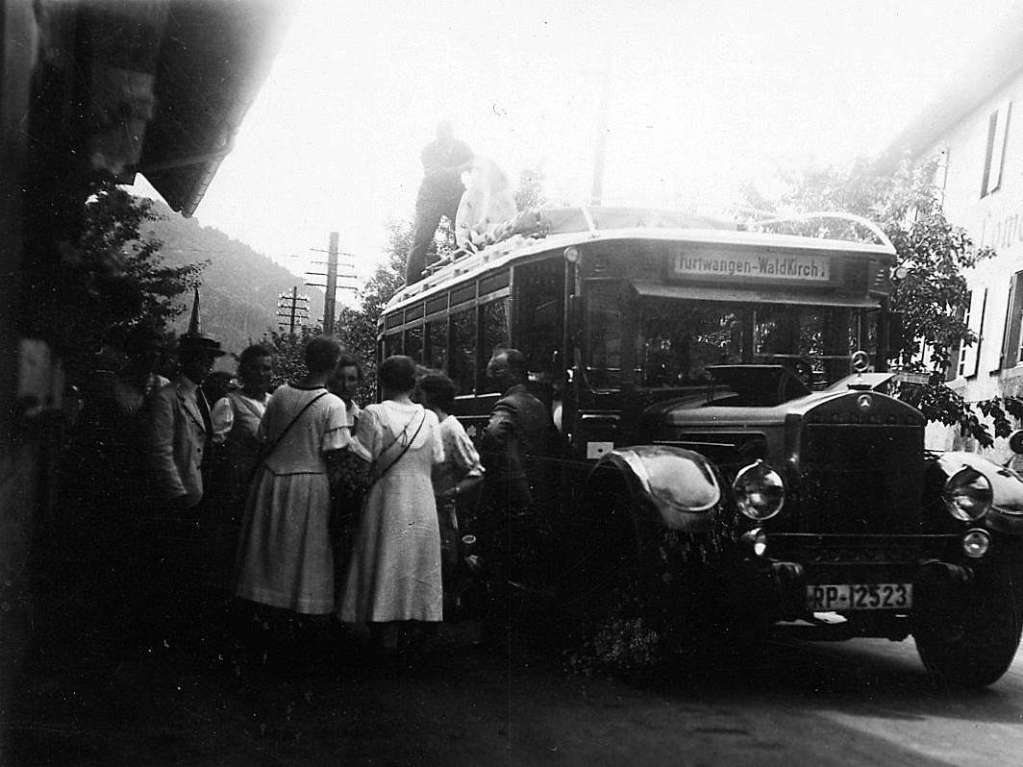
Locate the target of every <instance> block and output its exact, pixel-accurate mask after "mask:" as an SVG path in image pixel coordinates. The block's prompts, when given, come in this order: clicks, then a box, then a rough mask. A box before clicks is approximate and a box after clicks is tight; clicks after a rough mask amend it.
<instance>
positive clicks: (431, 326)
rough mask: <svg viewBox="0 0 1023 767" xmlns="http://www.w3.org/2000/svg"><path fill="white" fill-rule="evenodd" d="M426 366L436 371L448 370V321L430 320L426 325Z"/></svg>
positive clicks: (444, 318)
mask: <svg viewBox="0 0 1023 767" xmlns="http://www.w3.org/2000/svg"><path fill="white" fill-rule="evenodd" d="M425 356H426V365H427V366H428V367H431V368H433V369H434V370H443V371H444V372H447V370H448V319H447V317H442V318H441V319H436V320H430V322H428V323H427V325H426V355H425Z"/></svg>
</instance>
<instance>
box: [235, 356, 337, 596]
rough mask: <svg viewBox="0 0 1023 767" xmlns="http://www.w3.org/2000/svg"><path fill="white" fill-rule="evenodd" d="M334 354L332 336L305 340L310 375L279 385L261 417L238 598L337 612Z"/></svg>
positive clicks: (240, 556)
mask: <svg viewBox="0 0 1023 767" xmlns="http://www.w3.org/2000/svg"><path fill="white" fill-rule="evenodd" d="M340 354H341V347H340V346H339V345H338V343H337V341H335V340H333V339H331V338H326V337H324V336H319V337H316V338H314V339H312V340H311V341H309V343H308V345H307V346H306V350H305V361H306V367H307V368H308V370H309V374H308V375H307V376H306V377H305V378H304V379H303V380H302V381H300V382H298V383H297V384H285V385H283V386H281V387H279V388H278V389H277V390H276V391H275V392H274V393H273V396H272V397H271V398H270V402H269V404H268V405H267V407H266V413H265V415H264V416H263V419H262V421H260V424H259V434H260V438H261V439H262V441H263V443H264V448H263V460H262V462H261V464H260V467H259V469H258V473H257V475H256V478H255V481H254V484H253V487H252V490H251V491H250V492H249V497H248V501H247V503H246V506H245V516H244V520H243V522H242V530H241V536H240V538H239V545H238V585H237V589H236V593H237V595H238V596H239V597H242V598H243V599H248V600H250V601H253V602H258V603H260V604H264V605H269V606H271V607H277V608H284V609H286V610H291V611H293V612H296V613H301V614H306V615H323V614H328V613H330V612H332V611H333V610H334V609H335V605H336V603H335V595H334V554H333V550H332V548H331V541H330V535H329V521H330V482H329V479H328V463H329V462H330V461H331V460H332V459H333V457H335V456H336V455H337V453H338V451H340V450H343V449H344V448H346V447H348V445H349V442H350V435H349V432H348V428H347V418H346V415H345V405H344V402H342V401H341V399H340V398H338V397H337V396H335V395H333V394H331V393H330V392H328V391H327V389H326V383H327V379H328V378H329V376H330V374H331V373H333V371H334V368H335V366H336V365H337V361H338V358H339V357H340Z"/></svg>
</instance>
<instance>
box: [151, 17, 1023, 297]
mask: <svg viewBox="0 0 1023 767" xmlns="http://www.w3.org/2000/svg"><path fill="white" fill-rule="evenodd" d="M225 1H226V0H225ZM1020 9H1021V2H1020V0H903V1H902V2H896V1H894V0H862V1H859V2H857V1H850V0H845V1H843V0H824V1H822V0H812V1H811V0H773V1H772V2H757V1H755V0H745V2H734V1H732V0H712V1H711V2H694V1H686V0H631V2H625V1H624V0H586V1H585V2H580V1H579V0H559V1H558V2H550V0H544V2H539V0H518V2H516V3H509V2H506V1H504V0H500V1H498V2H495V1H493V0H474V1H473V2H471V3H469V2H464V0H463V2H430V3H417V2H414V0H401V1H399V2H393V1H392V0H375V2H373V3H339V2H336V0H324V1H322V2H321V1H320V0H308V2H304V3H302V4H300V5H299V6H298V8H297V11H296V13H295V15H294V16H293V18H292V20H291V24H290V27H289V29H288V31H287V33H286V35H285V38H284V41H283V44H282V47H281V50H280V51H279V53H278V55H277V57H276V58H275V60H274V62H273V64H272V66H271V69H270V72H269V75H268V77H267V80H266V82H265V84H264V85H263V87H262V89H261V91H260V92H259V95H258V96H257V98H256V100H255V101H254V103H253V104H252V106H251V108H250V110H249V112H248V114H247V116H246V118H245V121H244V122H243V124H242V127H241V129H240V130H239V132H238V134H237V136H236V140H235V146H234V149H233V151H232V152H231V154H230V155H228V157H227V158H226V159H225V160H224V162H223V164H222V165H221V167H220V170H219V172H218V173H217V176H216V177H215V178H214V180H213V183H212V184H211V185H210V187H209V190H208V191H207V193H206V196H205V198H204V200H203V202H202V203H201V204H200V206H199V208H198V210H197V212H196V218H197V219H198V220H199V222H200V223H202V224H204V225H211V226H215V227H217V228H218V229H221V230H223V231H225V232H227V233H228V234H229V235H231V236H232V237H235V238H236V239H239V240H241V241H243V242H245V243H247V244H248V245H250V246H252V247H253V248H254V249H255V250H257V251H259V252H261V253H264V254H266V255H268V256H270V257H271V258H273V259H275V260H276V261H278V262H280V263H281V264H283V265H285V266H287V267H288V268H289V269H291V270H292V271H294V272H296V273H299V274H300V273H302V272H303V271H306V270H314V271H315V270H316V267H315V266H314V265H313V264H312V261H313V260H315V259H322V258H323V257H324V256H323V254H322V253H319V252H318V250H319V249H325V248H326V247H327V242H328V236H329V232H331V231H338V232H339V233H340V242H341V249H342V251H344V252H346V253H349V254H351V256H352V263H353V266H354V268H355V270H356V272H357V273H359V274H360V275H361V276H363V277H365V276H368V275H369V274H370V273H371V272H372V270H373V268H374V267H375V265H376V264H377V263H379V261H380V260H381V258H382V255H383V248H384V246H385V242H386V234H387V228H386V227H387V223H388V222H389V221H397V220H403V219H409V218H411V216H412V214H413V211H414V202H415V194H416V190H417V188H418V185H419V181H420V179H421V176H422V168H421V165H420V161H419V154H420V151H421V149H422V147H423V146H424V145H425V144H426V143H427V142H428V141H430V140H431V139H432V138H433V134H434V130H435V127H436V124H437V122H438V121H439V120H442V119H448V120H451V121H452V123H453V124H454V126H455V131H456V133H457V135H458V136H459V137H460V138H462V139H463V140H465V141H466V142H467V143H468V144H469V145H470V146H471V147H472V148H473V150H474V151H475V152H476V153H477V154H478V155H482V156H485V157H488V158H490V159H492V160H494V161H495V162H496V163H497V164H498V165H499V166H500V167H502V168H503V169H504V170H505V171H507V172H508V173H509V174H510V176H511V177H512V178H513V179H517V178H518V175H519V172H520V171H521V170H523V169H525V168H537V169H539V170H541V171H542V172H543V174H544V176H545V184H544V186H545V192H546V194H547V197H548V198H549V199H550V200H551V201H552V202H556V203H571V204H575V203H583V202H585V201H587V200H588V199H589V196H590V191H591V186H592V181H593V166H594V155H595V147H596V145H597V136H598V134H599V133H600V132H601V131H604V135H605V151H606V155H605V156H606V160H605V171H604V178H603V189H604V196H603V199H604V203H605V204H630V205H649V206H657V207H684V208H687V209H691V210H696V211H698V212H701V213H713V212H714V211H715V210H721V209H725V208H726V207H727V206H728V205H729V204H730V203H733V202H735V201H736V195H735V192H736V189H737V188H738V187H739V186H740V185H741V184H743V183H746V182H753V183H754V184H756V185H757V186H758V187H759V188H761V189H762V190H763V191H766V192H770V191H771V187H772V184H774V183H776V181H775V179H776V178H777V174H778V172H779V170H794V169H798V168H801V167H804V166H806V165H808V164H816V165H839V166H841V165H845V164H848V163H849V162H851V161H852V160H853V159H854V158H855V157H857V156H863V155H870V154H874V153H877V152H879V151H881V150H882V149H884V148H885V146H886V145H887V143H888V142H890V141H891V140H892V139H893V138H894V137H895V135H896V133H897V132H898V131H899V130H900V129H901V128H902V127H903V126H904V125H905V124H906V123H907V122H908V121H909V120H911V119H912V118H913V117H914V116H916V115H917V114H918V113H919V112H920V111H921V110H922V109H923V107H924V106H925V105H926V104H927V103H929V102H930V101H931V100H933V99H934V98H936V97H937V95H938V94H939V93H940V92H941V88H942V86H943V85H945V84H946V83H947V82H948V81H949V79H950V78H951V77H953V76H954V74H955V73H956V72H957V71H959V70H961V69H962V68H963V67H964V66H965V65H966V64H967V63H968V61H969V59H970V57H971V56H974V55H976V52H977V51H978V50H979V49H980V48H981V47H982V46H983V43H984V41H985V40H986V39H987V37H988V36H989V35H990V34H991V33H992V32H993V31H994V30H995V29H996V28H997V27H998V25H999V24H1001V23H1005V20H1006V18H1007V17H1009V15H1010V14H1017V13H1019V12H1020ZM137 191H138V192H140V193H144V194H150V195H151V196H155V192H152V190H151V188H147V186H146V185H145V184H144V183H142V184H140V185H138V186H137ZM320 271H322V269H320Z"/></svg>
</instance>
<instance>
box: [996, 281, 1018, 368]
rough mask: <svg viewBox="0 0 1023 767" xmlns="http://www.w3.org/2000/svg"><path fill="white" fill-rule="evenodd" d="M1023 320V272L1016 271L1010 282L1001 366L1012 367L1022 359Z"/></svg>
mask: <svg viewBox="0 0 1023 767" xmlns="http://www.w3.org/2000/svg"><path fill="white" fill-rule="evenodd" d="M1021 320H1023V272H1016V274H1014V275H1013V277H1012V282H1011V283H1009V300H1008V302H1007V304H1006V311H1005V331H1004V333H1003V335H1002V361H1001V365H999V367H1001V368H1012V367H1016V365H1017V364H1018V363H1019V361H1020V354H1019V351H1020V332H1019V331H1020V324H1021Z"/></svg>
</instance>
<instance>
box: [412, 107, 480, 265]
mask: <svg viewBox="0 0 1023 767" xmlns="http://www.w3.org/2000/svg"><path fill="white" fill-rule="evenodd" d="M472 159H473V154H472V150H471V149H470V148H469V146H468V144H466V143H465V142H464V141H459V140H458V139H456V138H455V134H454V131H453V130H452V128H451V123H449V122H447V121H445V122H442V123H440V125H438V126H437V138H436V139H435V140H433V141H431V142H430V143H429V144H427V145H426V146H425V147H424V148H423V154H422V160H423V181H422V183H421V184H420V186H419V195H418V197H417V198H416V226H415V231H414V232H413V234H412V248H411V250H409V254H408V258H407V260H406V262H405V284H406V285H411V284H412V283H414V282H419V280H421V279H422V278H423V270H424V269H425V268H426V251H427V250H428V249H429V247H430V243H431V242H433V236H434V234H435V233H436V232H437V225H438V224H439V223H440V219H441V216H447V217H448V220H449V221H450V222H451V226H452V228H454V225H455V214H456V213H457V212H458V203H459V201H461V199H462V193H463V192H464V191H465V186H464V185H463V184H462V172H463V171H466V170H469V168H470V167H471V166H472Z"/></svg>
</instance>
